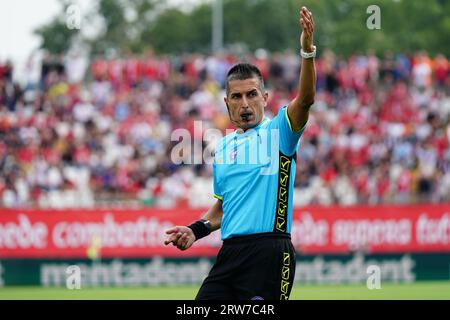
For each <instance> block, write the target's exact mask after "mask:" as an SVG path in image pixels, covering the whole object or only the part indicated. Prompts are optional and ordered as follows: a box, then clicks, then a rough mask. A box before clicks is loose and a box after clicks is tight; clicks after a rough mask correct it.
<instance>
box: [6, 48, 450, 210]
mask: <svg viewBox="0 0 450 320" xmlns="http://www.w3.org/2000/svg"><path fill="white" fill-rule="evenodd" d="M247 59H248V60H250V62H252V63H255V64H257V65H258V66H259V67H260V68H261V70H262V72H263V75H264V78H265V81H266V86H267V90H268V91H269V93H270V99H269V103H268V108H267V113H268V114H269V115H274V114H276V113H277V111H278V109H279V108H280V106H282V105H283V104H286V103H287V102H288V101H289V100H290V99H292V98H293V94H295V93H294V92H295V88H296V86H297V82H298V79H297V75H298V70H299V68H300V67H301V66H300V65H299V62H300V60H299V58H298V56H297V55H296V54H295V53H293V52H291V51H287V52H285V53H273V54H272V55H271V54H270V53H269V52H267V51H265V50H263V49H259V50H257V52H256V53H255V55H254V56H248V57H247ZM237 60H238V57H236V56H234V55H232V54H229V53H221V54H218V55H214V56H204V55H200V54H186V55H183V56H177V57H170V58H169V57H166V56H158V55H155V54H154V53H153V52H151V51H148V52H147V53H146V54H144V55H143V56H142V57H137V56H133V55H129V54H127V55H126V56H124V57H122V58H119V57H108V58H104V57H95V58H94V59H93V60H92V62H91V64H90V69H89V70H90V75H86V74H85V70H86V66H85V65H84V64H85V62H84V61H83V59H82V58H81V57H66V58H63V57H61V56H51V55H47V56H45V57H44V59H43V61H42V68H41V77H40V83H39V84H36V85H27V86H26V87H25V88H21V87H20V86H19V85H17V84H15V83H14V82H13V80H12V76H11V75H12V71H13V66H12V65H11V63H9V62H5V63H0V172H1V175H0V204H1V205H2V206H5V207H20V206H39V207H52V208H66V207H92V206H104V205H107V206H111V205H138V204H141V205H156V206H163V207H170V206H175V205H186V206H192V207H199V206H208V205H210V204H211V202H212V201H214V199H213V197H212V196H211V195H212V172H211V166H210V165H207V164H205V163H203V164H195V165H194V164H191V163H192V160H194V156H193V157H191V158H189V157H184V158H183V159H184V163H182V164H175V163H174V162H173V161H172V160H171V153H172V150H173V147H174V145H175V144H176V143H177V142H178V141H171V134H172V132H173V130H175V129H178V128H184V129H186V130H188V132H189V133H190V134H191V137H192V141H189V142H188V144H187V146H190V147H192V151H193V152H194V154H195V157H200V158H201V159H202V158H203V154H202V153H203V151H204V148H205V147H206V146H207V144H208V143H209V142H207V141H203V135H204V133H205V131H206V130H208V129H211V128H218V129H219V130H220V131H221V132H222V133H225V130H226V129H228V128H232V126H231V124H230V123H229V121H228V113H227V109H226V107H225V105H224V103H223V96H224V94H225V92H224V86H225V77H226V73H227V71H228V69H229V68H230V67H231V65H233V63H235V62H236V61H237ZM449 74H450V64H449V61H448V58H447V57H445V56H444V55H442V54H440V55H437V56H436V57H435V58H432V57H429V56H428V54H427V53H425V52H419V53H417V54H414V55H412V56H407V55H404V54H399V55H394V54H393V53H390V52H387V53H386V54H385V55H384V56H383V57H382V58H381V59H380V58H378V57H377V56H375V54H374V53H373V52H369V53H368V54H367V55H354V56H350V57H348V58H347V59H338V58H337V57H336V56H335V55H334V54H333V52H331V51H326V52H324V54H323V55H322V57H321V58H319V59H317V81H318V92H317V98H316V102H315V105H314V106H313V108H312V111H311V117H310V120H309V124H308V129H307V130H306V131H305V133H304V135H303V137H302V142H301V145H300V148H301V150H300V152H298V161H299V165H298V166H297V177H296V181H295V196H294V204H295V205H309V204H320V205H331V204H339V205H352V204H357V203H366V204H379V203H409V202H443V201H449V200H450V148H449V142H450V92H449V87H450V86H449V84H450V75H449ZM83 77H84V78H85V79H91V80H85V82H80V81H81V80H82V79H83ZM196 121H202V122H201V128H198V122H196ZM198 145H200V147H201V148H200V149H198V148H197V147H196V146H198Z"/></svg>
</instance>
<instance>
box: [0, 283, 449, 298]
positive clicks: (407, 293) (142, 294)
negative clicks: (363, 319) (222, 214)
mask: <svg viewBox="0 0 450 320" xmlns="http://www.w3.org/2000/svg"><path fill="white" fill-rule="evenodd" d="M197 290H198V287H197V286H189V287H146V288H82V289H80V290H68V289H66V288H41V287H5V288H1V289H0V300H21V299H28V300H35V299H37V300H55V299H58V300H72V299H82V300H110V299H116V300H127V299H131V300H192V299H193V298H194V297H195V294H196V293H197ZM330 299H331V300H379V299H383V300H422V299H423V300H428V299H432V300H450V281H441V282H416V283H413V284H393V283H386V284H382V286H381V289H378V290H369V289H367V287H366V286H365V284H363V285H336V286H335V285H301V284H296V285H295V286H294V289H293V291H292V293H291V300H330Z"/></svg>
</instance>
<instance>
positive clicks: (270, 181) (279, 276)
mask: <svg viewBox="0 0 450 320" xmlns="http://www.w3.org/2000/svg"><path fill="white" fill-rule="evenodd" d="M300 25H301V27H302V34H301V37H300V44H301V48H302V49H301V51H300V54H301V56H302V64H301V66H302V67H301V71H300V80H299V88H298V94H297V96H296V98H295V99H294V100H292V101H291V102H290V103H289V105H288V106H285V107H283V108H281V109H280V110H279V112H278V114H277V116H276V117H274V118H273V119H268V118H267V117H265V116H264V108H265V107H266V105H267V100H268V93H267V92H266V91H265V90H264V83H263V79H262V76H261V72H260V71H259V70H258V68H257V67H255V66H253V65H251V64H247V63H241V64H237V65H235V66H233V67H232V68H231V69H230V71H229V72H228V75H227V87H226V97H225V98H224V100H225V103H226V105H227V108H228V112H229V116H230V119H231V121H232V122H233V124H234V125H235V126H236V128H237V130H236V131H235V132H233V133H231V134H229V135H227V136H226V137H224V138H222V140H221V141H220V142H219V143H218V144H217V146H216V150H215V157H214V163H213V172H214V196H215V197H216V198H217V201H216V202H215V204H214V205H213V206H212V207H211V208H210V209H209V210H208V212H207V213H206V214H205V215H204V216H203V219H201V220H198V221H196V222H194V223H192V224H191V225H190V226H176V227H173V228H170V229H168V230H166V234H167V235H168V236H167V239H166V241H165V244H166V245H168V244H170V243H172V244H173V245H174V246H176V247H177V248H178V249H180V250H186V249H188V248H190V247H191V246H192V244H193V243H194V242H195V241H196V240H199V239H201V238H203V237H205V236H207V235H209V234H210V233H211V232H212V231H215V230H218V229H219V228H221V230H222V240H223V246H222V248H221V249H220V251H219V254H218V256H217V260H216V263H215V264H214V266H213V267H212V269H211V271H210V273H209V275H208V276H207V277H206V279H205V280H204V282H203V284H202V286H201V288H200V290H199V292H198V294H197V297H196V299H198V300H234V299H239V300H250V299H252V300H263V299H264V300H280V299H281V300H287V299H289V295H290V292H291V289H292V285H293V281H294V273H295V251H294V247H293V245H292V242H291V237H290V232H291V224H292V193H293V186H294V179H295V166H296V154H297V153H296V151H297V148H298V145H299V140H300V136H301V135H302V133H303V130H304V128H305V125H306V123H307V121H308V115H309V108H310V107H311V105H312V104H313V103H314V97H315V84H316V72H315V66H314V57H315V55H316V48H315V46H314V45H313V32H314V21H313V17H312V14H311V12H310V11H309V10H308V9H307V8H306V7H302V9H301V10H300ZM261 150H264V151H263V152H262V151H261ZM266 151H267V152H268V153H269V154H268V155H266V153H267V152H266ZM250 158H252V159H256V161H251V160H249V159H250Z"/></svg>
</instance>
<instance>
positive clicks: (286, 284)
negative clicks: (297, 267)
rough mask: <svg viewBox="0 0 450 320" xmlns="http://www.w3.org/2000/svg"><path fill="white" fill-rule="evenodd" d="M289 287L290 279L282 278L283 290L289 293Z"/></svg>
mask: <svg viewBox="0 0 450 320" xmlns="http://www.w3.org/2000/svg"><path fill="white" fill-rule="evenodd" d="M288 289H289V281H286V280H281V292H282V293H284V294H286V295H287V293H288Z"/></svg>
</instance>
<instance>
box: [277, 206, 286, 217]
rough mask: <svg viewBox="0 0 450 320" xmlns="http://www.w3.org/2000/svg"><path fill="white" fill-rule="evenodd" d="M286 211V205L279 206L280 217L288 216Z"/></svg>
mask: <svg viewBox="0 0 450 320" xmlns="http://www.w3.org/2000/svg"><path fill="white" fill-rule="evenodd" d="M286 209H287V205H285V204H284V203H282V202H280V203H279V204H278V215H279V216H281V217H284V216H285V215H286Z"/></svg>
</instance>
